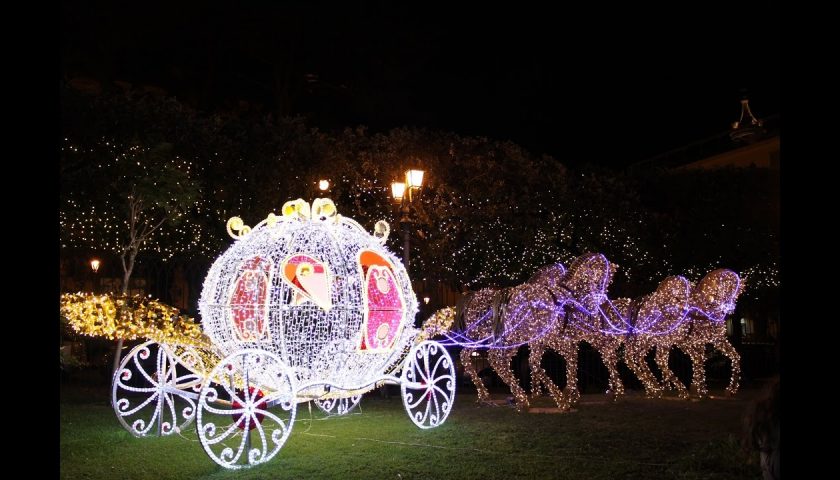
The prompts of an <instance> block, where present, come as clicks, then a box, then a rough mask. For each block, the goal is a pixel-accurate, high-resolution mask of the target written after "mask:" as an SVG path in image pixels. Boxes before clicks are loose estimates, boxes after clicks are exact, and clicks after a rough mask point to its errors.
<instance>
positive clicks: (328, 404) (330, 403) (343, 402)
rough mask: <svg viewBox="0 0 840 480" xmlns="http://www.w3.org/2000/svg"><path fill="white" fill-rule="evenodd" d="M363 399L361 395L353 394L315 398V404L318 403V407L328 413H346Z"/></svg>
mask: <svg viewBox="0 0 840 480" xmlns="http://www.w3.org/2000/svg"><path fill="white" fill-rule="evenodd" d="M361 400H362V396H361V395H353V396H352V397H342V398H328V399H326V400H315V405H318V408H320V409H321V411H322V412H324V413H326V414H327V415H346V414H348V413H350V411H351V410H353V409H354V408H356V405H358V404H359V402H360V401H361Z"/></svg>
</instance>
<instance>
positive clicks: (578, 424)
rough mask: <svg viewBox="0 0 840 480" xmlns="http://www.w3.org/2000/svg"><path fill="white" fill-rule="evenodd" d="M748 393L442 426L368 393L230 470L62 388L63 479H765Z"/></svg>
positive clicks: (102, 400)
mask: <svg viewBox="0 0 840 480" xmlns="http://www.w3.org/2000/svg"><path fill="white" fill-rule="evenodd" d="M713 393H716V392H713ZM498 398H503V396H499V397H498ZM749 398H751V395H750V392H745V393H742V394H739V397H738V398H736V399H710V400H704V401H700V402H691V401H689V402H686V401H679V400H673V399H660V400H648V399H644V398H641V397H637V396H630V397H628V398H625V399H623V400H622V401H621V402H619V403H618V404H610V403H606V402H603V398H602V397H600V396H596V395H585V396H584V398H583V401H582V403H581V405H580V406H579V407H578V409H577V411H575V412H571V413H566V414H534V413H517V412H516V411H515V410H513V409H511V408H509V407H506V406H499V407H493V406H478V405H476V403H475V396H474V395H468V394H459V395H458V396H457V397H456V400H455V407H454V410H453V412H452V414H451V415H450V417H449V419H448V420H447V421H446V423H445V424H444V425H442V426H441V427H439V428H436V429H431V430H420V429H418V428H416V427H415V426H414V424H412V423H411V421H410V420H409V419H408V417H407V415H406V413H405V411H404V410H403V408H402V402H401V401H400V399H399V398H398V397H391V398H390V399H382V398H380V397H378V396H375V395H373V396H369V397H366V398H364V399H362V403H361V411H359V409H357V410H354V412H353V413H351V414H350V415H348V416H345V417H331V418H327V419H323V418H324V417H323V415H322V414H321V413H320V411H318V410H317V408H315V407H314V406H313V408H312V417H311V418H310V413H309V410H308V408H307V404H301V405H299V407H298V414H297V421H296V422H295V424H294V428H293V431H292V434H291V436H290V437H289V440H288V441H287V442H286V444H285V446H284V447H283V449H282V450H281V451H280V453H279V454H278V455H277V456H276V457H274V459H272V460H271V461H270V462H268V463H266V464H264V465H261V466H258V467H255V468H251V469H247V470H240V471H228V470H225V469H223V468H221V467H218V466H217V465H216V464H215V463H213V462H212V461H211V460H210V458H209V457H207V455H206V454H205V453H204V450H203V449H202V447H201V444H200V443H199V442H198V439H197V437H196V434H195V431H194V428H192V429H188V431H187V432H185V433H183V436H179V435H174V436H170V437H163V438H135V437H133V436H132V435H131V434H129V433H128V432H127V431H125V430H123V429H122V427H121V426H120V424H119V423H118V422H117V419H116V417H115V415H114V413H113V411H112V410H111V408H110V406H109V404H108V392H107V391H106V390H104V389H95V388H88V389H80V388H72V387H64V389H63V391H62V398H61V428H60V430H61V478H65V479H111V478H115V479H116V478H118V479H121V480H130V479H155V480H158V479H233V478H236V479H276V478H284V479H312V478H318V479H322V478H327V479H328V478H340V479H355V478H362V479H366V478H375V479H400V478H402V479H409V478H420V479H444V478H453V479H455V478H457V479H462V478H477V479H494V478H498V479H511V478H575V479H578V478H587V479H590V478H593V479H599V478H604V479H616V478H622V479H647V478H679V479H740V478H745V479H746V478H760V476H761V475H760V470H759V468H758V466H757V464H756V463H752V464H750V463H748V459H747V458H746V457H745V456H744V455H743V454H742V453H741V452H740V451H739V450H738V445H737V438H738V435H739V434H740V425H741V418H742V415H743V414H744V412H745V410H746V407H747V400H748V399H749ZM536 406H551V403H550V401H549V400H548V399H539V400H538V401H537V402H536ZM193 425H194V424H193Z"/></svg>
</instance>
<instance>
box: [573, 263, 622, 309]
mask: <svg viewBox="0 0 840 480" xmlns="http://www.w3.org/2000/svg"><path fill="white" fill-rule="evenodd" d="M617 268H618V267H617V266H615V265H614V264H612V263H611V262H610V261H609V260H607V257H605V256H604V255H603V254H601V253H585V254H583V255H581V256H579V257H577V258H576V259H574V261H573V262H572V264H571V265H569V270H568V272H567V274H566V276H565V278H564V279H563V281H562V282H561V283H560V286H562V287H563V288H564V289H566V290H568V291H569V292H571V294H572V296H573V297H574V298H575V300H577V301H578V302H580V303H581V304H582V305H583V306H584V308H586V310H587V311H589V312H594V311H595V309H596V308H598V306H600V305H601V303H603V302H604V301H605V300H606V298H607V287H608V286H609V284H610V282H611V281H612V278H613V275H615V271H616V270H617Z"/></svg>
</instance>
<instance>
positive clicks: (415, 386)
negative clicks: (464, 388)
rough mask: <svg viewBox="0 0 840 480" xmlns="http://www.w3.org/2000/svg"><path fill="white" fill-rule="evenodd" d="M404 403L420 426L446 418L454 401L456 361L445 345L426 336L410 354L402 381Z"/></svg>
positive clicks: (430, 426) (436, 424)
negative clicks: (427, 338) (453, 360)
mask: <svg viewBox="0 0 840 480" xmlns="http://www.w3.org/2000/svg"><path fill="white" fill-rule="evenodd" d="M400 389H401V392H402V398H403V405H405V411H406V412H408V416H409V417H410V418H411V421H412V422H414V424H415V425H417V426H418V427H420V428H433V427H437V426H438V425H441V424H442V423H443V422H444V421H446V417H448V416H449V412H450V411H451V410H452V404H453V402H454V401H455V364H454V363H453V362H452V357H450V356H449V352H447V351H446V349H445V348H443V346H442V345H440V344H439V343H437V342H435V341H433V340H425V341H423V342H421V343H419V344H418V345H416V346H415V347H414V348H412V349H411V352H410V353H409V354H408V358H407V359H406V364H405V367H404V368H403V373H402V381H401V382H400Z"/></svg>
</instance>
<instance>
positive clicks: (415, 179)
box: [391, 169, 424, 270]
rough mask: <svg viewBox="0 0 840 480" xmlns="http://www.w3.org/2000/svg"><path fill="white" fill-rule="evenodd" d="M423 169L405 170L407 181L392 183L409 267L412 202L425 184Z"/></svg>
mask: <svg viewBox="0 0 840 480" xmlns="http://www.w3.org/2000/svg"><path fill="white" fill-rule="evenodd" d="M423 173H424V172H423V170H417V169H411V170H407V171H406V172H405V183H403V182H393V183H391V197H393V199H394V201H395V202H397V203H398V204H399V205H400V212H401V213H402V216H401V217H400V230H402V234H403V263H404V264H405V269H406V270H408V269H409V265H410V263H411V255H410V251H411V223H412V221H411V210H410V207H411V203H412V202H414V192H415V191H419V190H420V187H422V186H423Z"/></svg>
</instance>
